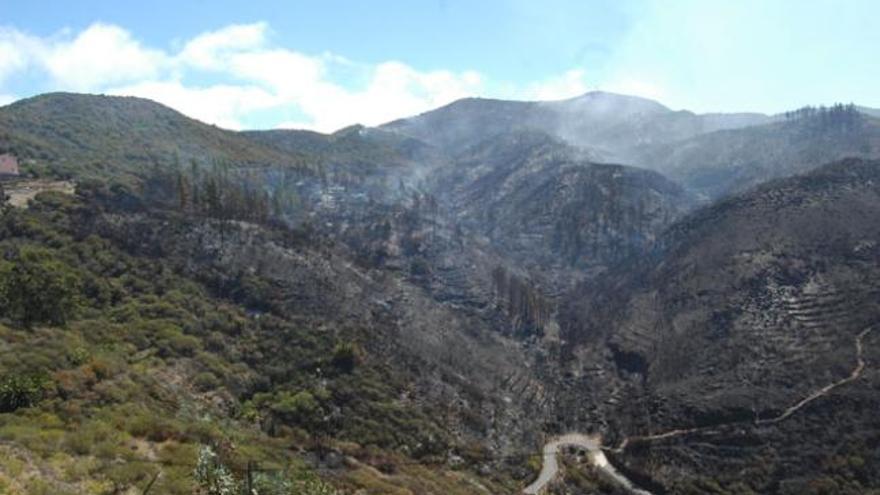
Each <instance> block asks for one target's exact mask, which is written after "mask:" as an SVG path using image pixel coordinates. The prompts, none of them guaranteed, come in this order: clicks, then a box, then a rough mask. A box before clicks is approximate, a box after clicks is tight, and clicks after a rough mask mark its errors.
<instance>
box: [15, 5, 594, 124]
mask: <svg viewBox="0 0 880 495" xmlns="http://www.w3.org/2000/svg"><path fill="white" fill-rule="evenodd" d="M270 34H271V32H270V28H269V25H268V24H266V23H263V22H259V23H253V24H236V25H231V26H227V27H224V28H222V29H218V30H216V31H210V32H206V33H202V34H199V35H198V36H195V37H193V38H191V39H189V40H184V42H183V43H182V44H181V45H179V46H180V48H179V49H177V50H168V49H158V48H153V47H149V46H145V45H144V44H142V43H141V42H140V41H138V40H137V39H136V38H135V37H134V36H133V35H132V34H131V33H130V32H128V31H126V30H125V29H123V28H121V27H119V26H114V25H108V24H101V23H97V24H93V25H91V26H89V27H88V28H86V29H85V30H83V31H81V32H79V33H71V32H66V31H65V32H61V33H58V34H56V35H54V36H50V37H46V38H40V37H35V36H31V35H28V34H26V33H23V32H20V31H17V30H15V29H0V90H3V89H4V86H3V77H4V76H6V77H7V79H8V78H9V77H14V76H15V75H17V74H21V73H23V72H24V71H28V72H29V73H30V75H31V76H33V75H34V74H35V73H38V74H40V75H41V76H42V77H43V85H44V86H45V87H44V88H41V89H43V90H73V91H90V92H104V93H109V94H114V95H130V96H140V97H144V98H150V99H153V100H156V101H158V102H161V103H163V104H165V105H168V106H170V107H172V108H175V109H177V110H179V111H181V112H183V113H184V114H186V115H188V116H190V117H194V118H197V119H199V120H202V121H204V122H207V123H212V124H216V125H219V126H222V127H228V128H233V129H238V128H241V127H243V125H244V123H245V122H248V123H253V122H255V121H260V122H261V123H262V126H263V127H274V126H278V125H279V122H280V121H283V120H288V121H287V122H284V123H283V124H280V125H284V126H291V125H293V126H296V127H305V128H311V129H315V130H320V131H334V130H336V129H339V128H341V127H345V126H347V125H351V124H354V123H361V124H365V125H378V124H381V123H384V122H387V121H390V120H393V119H396V118H399V117H403V116H407V115H413V114H417V113H421V112H424V111H427V110H430V109H432V108H436V107H438V106H441V105H445V104H447V103H450V102H452V101H454V100H456V99H459V98H463V97H467V96H474V95H480V94H486V93H487V92H491V91H492V88H494V89H495V90H496V91H495V92H496V93H497V90H498V89H499V88H507V90H506V91H505V93H509V94H511V95H515V96H518V97H526V98H531V99H558V98H567V97H572V96H576V95H578V94H581V93H583V92H585V91H586V90H587V84H586V81H585V74H584V71H583V70H572V71H569V72H566V73H564V74H561V75H559V76H557V77H553V78H549V79H547V80H544V81H539V82H538V83H535V84H532V85H528V86H525V87H522V88H519V89H518V88H517V87H516V86H510V85H508V86H504V85H499V84H494V85H493V84H491V83H490V82H489V81H486V80H485V78H484V77H483V76H482V75H481V74H479V73H477V72H474V71H449V70H428V71H425V70H419V69H417V68H414V67H412V66H410V65H407V64H405V63H403V62H399V61H386V62H381V63H378V64H375V65H368V64H359V63H357V62H352V61H350V60H348V59H346V58H344V57H342V56H339V55H336V54H332V53H322V54H305V53H301V52H298V51H295V50H291V49H288V48H285V47H281V46H278V45H276V44H274V43H273V42H272V41H271V39H270ZM196 81H197V82H196ZM7 92H8V90H7ZM291 116H294V117H293V118H294V119H296V120H295V121H293V122H290V121H289V120H290V119H291Z"/></svg>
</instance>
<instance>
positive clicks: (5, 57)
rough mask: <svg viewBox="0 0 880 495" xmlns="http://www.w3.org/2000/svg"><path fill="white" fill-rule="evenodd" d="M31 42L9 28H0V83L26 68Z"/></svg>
mask: <svg viewBox="0 0 880 495" xmlns="http://www.w3.org/2000/svg"><path fill="white" fill-rule="evenodd" d="M32 45H33V40H32V39H30V38H29V37H27V36H25V35H24V34H22V33H20V32H18V31H16V30H14V29H9V28H0V83H3V80H4V79H6V78H7V77H9V76H10V75H12V74H14V73H16V72H19V71H21V70H23V69H25V68H26V67H27V64H28V58H29V57H28V51H29V49H30V48H31V47H32Z"/></svg>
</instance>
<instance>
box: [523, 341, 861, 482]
mask: <svg viewBox="0 0 880 495" xmlns="http://www.w3.org/2000/svg"><path fill="white" fill-rule="evenodd" d="M873 329H874V327H873V326H872V327H868V328H866V329H864V330H862V331H861V332H860V333H859V334H858V335H857V336H856V338H855V347H856V365H855V367H854V368H853V370H852V372H851V373H850V374H849V376H847V377H846V378H842V379H840V380H838V381H836V382H833V383H830V384H828V385H826V386H824V387H822V388H820V389H818V390H816V391H814V392H812V393H811V394H809V395H807V396H806V397H804V398H803V399H801V400H799V401H797V402H796V403H794V404H793V405H792V406H790V407H788V408H786V409H785V410H784V411H782V413H780V414H779V415H777V416H774V417H772V418H766V419H758V420H756V421H755V422H754V424H755V425H767V424H774V423H779V422H780V421H784V420H786V419H788V418H789V417H791V415H793V414H795V413H796V412H798V411H799V410H801V409H803V408H804V407H805V406H806V405H807V404H809V403H810V402H813V401H814V400H816V399H819V398H820V397H823V396H825V395H828V393H830V392H831V391H832V390H834V389H835V388H837V387H840V386H842V385H846V384H848V383H850V382H853V381H855V380H857V379H859V377H861V376H862V372H863V371H864V370H865V366H866V363H865V358H864V343H863V342H864V339H865V336H867V335H868V334H869V333H870V332H871V331H872V330H873ZM732 424H738V423H729V424H723V425H713V426H705V427H696V428H680V429H674V430H669V431H666V432H663V433H657V434H653V435H643V436H633V437H627V438H624V439H623V441H622V442H621V443H620V445H618V446H617V447H615V448H610V447H605V446H603V445H602V438H601V437H600V436H599V435H584V434H581V433H568V434H565V435H562V436H558V437H555V438H553V439H552V440H550V441H549V442H547V443H546V444H545V445H544V449H543V451H542V458H543V464H542V466H541V473H540V474H539V475H538V478H537V479H535V481H533V482H532V484H530V485H529V486H527V487H526V488H525V489H524V490H523V493H524V494H527V495H537V494H540V493H541V492H542V491H543V490H544V489H545V488H546V487H547V485H548V484H549V483H550V482H551V481H553V480H554V479H555V478H556V476H557V475H558V474H559V462H558V460H557V456H558V454H559V451H560V450H561V449H562V448H563V447H569V446H571V447H578V448H582V449H585V450H586V451H587V452H588V453H589V458H590V463H591V464H593V465H594V466H595V467H596V468H597V469H599V470H600V471H602V472H603V473H605V474H606V475H607V476H608V477H609V478H611V479H613V480H614V481H615V482H617V483H618V484H619V485H620V486H622V487H623V488H625V489H627V490H629V491H630V492H631V493H634V494H636V495H651V492H649V491H646V490H643V489H641V488H638V487H636V486H635V484H634V483H633V482H632V481H630V479H629V478H627V477H626V476H624V475H623V474H621V473H620V472H619V471H618V470H617V469H615V468H614V466H612V465H611V463H610V462H608V458H607V457H606V456H605V453H604V452H603V450H608V451H610V452H623V450H624V449H625V448H626V446H627V445H629V443H630V442H632V441H639V442H648V441H652V440H662V439H665V438H672V437H677V436H681V435H687V434H690V433H697V432H699V433H711V432H714V431H717V430H719V429H720V428H723V427H725V426H730V425H732Z"/></svg>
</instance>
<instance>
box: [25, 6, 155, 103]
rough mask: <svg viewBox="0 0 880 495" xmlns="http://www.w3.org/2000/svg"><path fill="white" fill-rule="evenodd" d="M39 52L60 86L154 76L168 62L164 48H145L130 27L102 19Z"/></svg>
mask: <svg viewBox="0 0 880 495" xmlns="http://www.w3.org/2000/svg"><path fill="white" fill-rule="evenodd" d="M37 55H38V58H39V61H40V62H41V63H42V64H43V65H44V66H45V68H46V70H47V71H48V72H49V74H50V75H51V76H52V77H53V78H54V79H55V81H56V82H57V84H58V85H59V86H61V87H64V88H65V89H73V90H78V91H89V90H96V89H99V88H101V87H105V86H106V85H108V84H117V83H120V82H126V81H135V80H139V79H146V78H152V77H155V76H156V75H157V74H158V73H159V71H160V70H161V68H162V66H163V65H164V64H165V63H166V62H167V60H166V58H167V57H166V55H165V54H164V53H163V52H161V51H159V50H152V49H148V48H144V47H143V46H141V44H140V43H138V42H137V41H136V40H135V39H133V38H132V36H131V34H129V33H128V31H126V30H124V29H122V28H120V27H117V26H112V25H107V24H100V23H97V24H92V25H91V26H89V27H88V28H87V29H86V30H85V31H83V32H81V33H80V34H79V35H77V36H76V37H75V38H74V39H73V40H70V41H58V42H48V43H44V44H43V46H41V47H40V49H39V53H38V54H37Z"/></svg>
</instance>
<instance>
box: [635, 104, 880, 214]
mask: <svg viewBox="0 0 880 495" xmlns="http://www.w3.org/2000/svg"><path fill="white" fill-rule="evenodd" d="M798 114H800V116H799V117H792V118H789V119H788V120H784V121H781V122H776V123H772V124H768V125H762V126H753V127H747V128H742V129H731V130H724V131H718V132H714V133H710V134H704V135H700V136H696V137H693V138H690V139H687V140H684V141H676V142H668V143H660V144H655V145H649V146H642V147H637V148H636V149H635V150H634V151H633V152H632V156H633V159H634V163H636V164H638V165H641V166H645V167H648V168H651V169H653V170H659V171H661V172H663V173H664V174H666V175H668V176H669V177H671V178H673V179H675V180H678V181H679V182H681V183H682V184H684V185H685V186H687V187H689V188H691V189H693V190H694V191H697V192H700V193H702V194H704V195H705V196H706V197H708V198H710V199H716V198H719V197H721V196H724V195H726V194H729V193H736V192H742V191H745V190H747V189H749V188H751V187H754V186H755V185H757V184H760V183H762V182H766V181H768V180H771V179H775V178H780V177H787V176H790V175H793V174H796V173H801V172H806V171H808V170H810V169H812V168H815V167H818V166H819V165H822V164H825V163H829V162H832V161H835V160H840V159H843V158H847V157H862V158H876V157H877V156H880V120H877V119H876V118H873V117H870V116H868V115H866V114H864V113H861V112H858V111H856V110H855V108H854V107H849V108H847V107H842V108H840V107H839V108H835V109H830V110H828V109H826V110H824V111H822V110H815V111H813V112H804V111H801V112H800V113H799V112H794V114H792V115H798Z"/></svg>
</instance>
